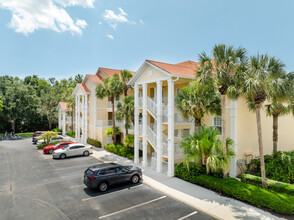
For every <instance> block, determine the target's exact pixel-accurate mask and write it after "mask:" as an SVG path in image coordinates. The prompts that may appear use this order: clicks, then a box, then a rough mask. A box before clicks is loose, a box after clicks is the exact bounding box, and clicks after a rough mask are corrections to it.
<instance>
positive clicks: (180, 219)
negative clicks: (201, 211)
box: [178, 211, 197, 220]
mask: <svg viewBox="0 0 294 220" xmlns="http://www.w3.org/2000/svg"><path fill="white" fill-rule="evenodd" d="M196 213H197V211H195V212H192V213H190V214H189V215H186V216H183V217H182V218H179V219H178V220H184V219H186V218H188V217H190V216H192V215H195V214H196Z"/></svg>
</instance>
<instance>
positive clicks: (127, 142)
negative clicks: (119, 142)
mask: <svg viewBox="0 0 294 220" xmlns="http://www.w3.org/2000/svg"><path fill="white" fill-rule="evenodd" d="M134 140H135V137H134V135H131V134H129V135H127V136H126V138H125V139H124V144H125V145H126V146H131V147H133V146H134Z"/></svg>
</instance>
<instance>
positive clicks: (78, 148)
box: [52, 144, 93, 159]
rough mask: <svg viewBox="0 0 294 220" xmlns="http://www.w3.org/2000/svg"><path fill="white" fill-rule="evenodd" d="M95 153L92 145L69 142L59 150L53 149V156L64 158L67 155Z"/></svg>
mask: <svg viewBox="0 0 294 220" xmlns="http://www.w3.org/2000/svg"><path fill="white" fill-rule="evenodd" d="M92 153H93V147H92V146H86V145H84V144H69V145H68V146H66V147H63V148H60V149H58V150H55V151H53V153H52V156H53V158H60V159H64V158H66V157H72V156H81V155H84V156H89V154H92Z"/></svg>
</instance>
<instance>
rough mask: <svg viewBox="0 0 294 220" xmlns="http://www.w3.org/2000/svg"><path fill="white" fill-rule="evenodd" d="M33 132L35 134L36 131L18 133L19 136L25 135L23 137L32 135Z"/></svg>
mask: <svg viewBox="0 0 294 220" xmlns="http://www.w3.org/2000/svg"><path fill="white" fill-rule="evenodd" d="M33 134H34V132H25V133H17V135H18V136H20V137H23V138H25V137H32V136H33Z"/></svg>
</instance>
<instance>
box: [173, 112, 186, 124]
mask: <svg viewBox="0 0 294 220" xmlns="http://www.w3.org/2000/svg"><path fill="white" fill-rule="evenodd" d="M189 122H190V118H187V119H186V118H184V117H183V116H182V114H181V113H180V112H175V123H189Z"/></svg>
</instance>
